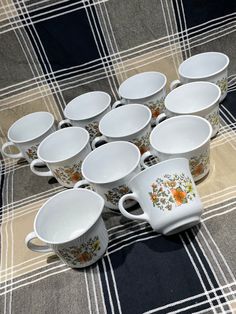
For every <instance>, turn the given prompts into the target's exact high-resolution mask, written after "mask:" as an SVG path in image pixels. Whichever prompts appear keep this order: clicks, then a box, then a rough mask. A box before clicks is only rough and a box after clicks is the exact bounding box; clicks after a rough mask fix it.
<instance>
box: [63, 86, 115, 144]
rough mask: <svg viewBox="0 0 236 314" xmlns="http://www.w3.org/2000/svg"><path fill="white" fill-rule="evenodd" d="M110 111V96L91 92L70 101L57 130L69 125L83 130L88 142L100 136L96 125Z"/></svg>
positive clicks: (99, 92)
mask: <svg viewBox="0 0 236 314" xmlns="http://www.w3.org/2000/svg"><path fill="white" fill-rule="evenodd" d="M110 110H111V96H110V95H108V94H107V93H105V92H101V91H93V92H88V93H85V94H82V95H80V96H77V97H75V98H74V99H72V100H71V101H70V102H69V103H68V104H67V105H66V107H65V109H64V116H65V117H66V119H65V120H62V121H60V122H59V124H58V127H59V129H60V128H62V127H63V126H66V125H68V124H71V125H72V126H79V127H82V128H85V129H86V130H87V131H88V132H89V136H90V141H92V140H93V139H94V138H95V137H96V136H99V135H101V134H100V132H99V129H98V124H99V121H100V120H101V118H102V117H103V116H104V115H105V114H106V113H107V112H108V111H110Z"/></svg>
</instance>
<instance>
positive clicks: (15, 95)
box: [0, 0, 236, 314]
mask: <svg viewBox="0 0 236 314" xmlns="http://www.w3.org/2000/svg"><path fill="white" fill-rule="evenodd" d="M235 9H236V3H235V1H233V0H217V1H215V0H207V1H203V0H202V1H200V0H191V1H189V0H80V1H66V0H58V1H54V0H37V1H36V0H32V1H23V0H14V1H13V0H5V1H2V2H1V7H0V53H1V55H0V97H1V102H0V141H1V144H3V143H4V142H5V141H6V134H7V130H8V128H9V127H10V125H11V124H12V123H13V122H14V121H16V120H17V119H18V118H20V117H22V116H23V115H25V114H28V113H30V112H34V111H50V112H51V113H53V115H54V117H55V119H56V120H58V121H59V120H60V119H61V118H62V117H63V109H64V107H65V105H66V104H67V103H68V102H69V101H70V100H71V99H72V98H74V97H75V96H77V95H80V94H82V93H85V92H88V91H92V90H102V91H106V92H108V93H109V94H110V95H111V96H112V97H113V100H114V101H115V100H117V99H118V98H119V97H118V92H117V90H118V87H119V84H120V83H121V82H122V81H123V80H125V79H126V78H128V77H130V76H131V75H133V74H135V73H138V72H143V71H149V70H154V71H155V70H156V71H160V72H163V73H165V74H166V76H167V78H168V82H170V81H172V80H173V79H175V78H177V76H178V74H177V69H178V66H179V64H180V63H181V62H182V61H183V60H184V59H186V58H188V57H189V56H191V55H193V54H196V53H199V52H204V51H221V52H223V53H226V54H227V55H228V56H229V58H230V66H229V79H228V81H229V93H228V96H227V98H226V100H225V101H224V103H223V104H221V107H220V115H221V128H220V131H219V134H218V136H217V137H216V138H215V139H213V140H212V142H211V170H210V174H209V175H208V177H207V178H206V179H205V180H203V181H202V182H201V183H199V184H198V191H199V194H200V196H201V198H202V201H203V204H204V213H203V215H202V223H201V224H200V225H199V226H195V227H194V228H192V229H190V230H188V231H185V232H182V233H181V234H178V235H175V236H171V237H164V236H161V235H160V234H157V233H156V232H153V231H152V230H151V228H150V226H149V225H148V224H146V223H144V222H143V223H140V222H135V221H128V220H126V219H125V218H124V217H122V216H121V215H119V214H115V213H113V212H111V211H109V210H108V209H105V211H104V213H103V217H104V220H105V223H106V226H107V228H108V233H109V246H108V250H107V252H106V254H105V256H104V258H103V259H102V260H100V261H99V262H98V263H96V264H95V265H93V266H91V267H89V268H86V269H82V270H77V271H76V270H72V269H70V268H68V267H67V266H65V265H64V264H63V263H62V262H61V261H60V260H58V259H57V258H56V257H55V256H53V255H52V254H39V253H35V252H31V251H30V250H28V249H27V248H26V247H25V245H24V238H25V236H26V234H27V233H29V232H30V231H32V229H33V220H34V217H35V214H36V213H37V211H38V209H39V208H40V207H41V205H42V204H43V203H44V202H45V201H46V200H47V199H48V198H49V197H51V196H52V195H55V194H56V193H58V192H60V191H62V190H64V188H63V187H62V186H60V185H59V184H58V183H57V182H56V181H55V180H54V179H50V180H48V179H47V178H45V177H37V176H35V175H34V174H33V173H32V172H31V171H30V169H29V165H28V164H27V163H26V162H25V161H24V160H18V161H16V160H12V159H9V158H2V159H1V179H0V180H1V181H0V188H1V192H2V193H1V195H2V196H1V199H0V202H1V204H0V205H1V217H2V219H1V270H0V274H1V276H0V282H1V284H0V312H1V313H4V314H6V313H16V314H20V313H24V314H25V313H27V314H28V313H30V314H31V313H32V314H42V313H50V314H51V313H53V314H54V313H56V314H60V313H61V314H65V313H73V314H74V313H80V314H89V313H90V314H93V313H101V314H103V313H125V314H126V313H130V314H136V313H181V314H182V313H214V314H215V313H236V280H235V276H236V232H235V226H236V212H235V209H236V206H235V204H236V197H235V192H236V173H235V170H236V169H235V168H236V166H235V165H236V163H235V156H236V137H235V126H236V124H235V121H236V120H235V116H236V107H235V103H236V57H235V42H236V33H235V29H236V28H235V24H236V12H235ZM176 140H177V141H179V140H181V139H176Z"/></svg>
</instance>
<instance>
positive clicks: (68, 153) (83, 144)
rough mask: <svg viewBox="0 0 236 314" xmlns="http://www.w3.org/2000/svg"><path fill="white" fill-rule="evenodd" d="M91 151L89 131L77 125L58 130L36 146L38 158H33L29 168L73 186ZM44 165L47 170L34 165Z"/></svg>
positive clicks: (64, 184)
mask: <svg viewBox="0 0 236 314" xmlns="http://www.w3.org/2000/svg"><path fill="white" fill-rule="evenodd" d="M90 152H91V147H90V143H89V133H88V132H87V131H86V130H85V129H83V128H79V127H70V128H65V129H62V130H58V131H56V132H54V133H53V134H51V135H49V136H48V137H46V138H45V139H44V140H43V141H42V142H41V144H40V145H39V147H38V150H37V154H38V159H36V160H33V161H32V162H31V164H30V169H31V171H32V172H33V173H35V174H36V175H38V176H42V177H51V176H53V177H55V178H56V179H57V181H58V182H59V183H60V184H61V185H63V186H65V187H68V188H69V187H73V186H74V184H75V183H76V182H77V181H79V180H81V179H82V178H83V176H82V174H81V165H82V162H83V160H84V158H85V157H86V156H87V155H88V154H89V153H90ZM42 165H46V166H47V167H48V168H49V170H48V171H41V170H39V169H38V168H37V169H36V168H35V166H42Z"/></svg>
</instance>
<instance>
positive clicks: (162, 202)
mask: <svg viewBox="0 0 236 314" xmlns="http://www.w3.org/2000/svg"><path fill="white" fill-rule="evenodd" d="M151 188H152V191H151V192H149V196H150V200H151V202H152V204H153V207H158V208H159V209H160V210H163V211H164V210H172V209H173V208H174V207H178V206H181V205H182V204H185V203H188V202H189V201H192V200H193V199H194V198H195V196H196V194H195V192H194V189H193V182H192V180H191V179H190V178H189V177H188V176H186V175H185V174H184V173H181V174H174V175H169V174H165V175H164V176H163V178H158V179H157V180H156V182H154V183H152V185H151Z"/></svg>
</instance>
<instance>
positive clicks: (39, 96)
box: [0, 84, 61, 144]
mask: <svg viewBox="0 0 236 314" xmlns="http://www.w3.org/2000/svg"><path fill="white" fill-rule="evenodd" d="M36 111H49V112H51V113H52V114H53V115H54V118H55V119H56V120H60V119H61V115H60V112H59V110H58V107H57V104H56V102H55V99H54V97H53V95H52V93H51V89H50V88H49V86H48V85H46V84H45V85H43V86H40V87H37V88H33V89H30V90H27V91H24V92H22V93H20V94H16V95H14V96H11V97H8V98H5V99H4V100H2V101H1V102H0V131H1V133H0V141H1V144H3V143H4V142H6V141H7V131H8V129H9V127H10V126H11V125H12V123H13V122H15V121H16V120H18V119H19V118H21V117H23V116H24V115H27V114H29V113H32V112H36Z"/></svg>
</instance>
